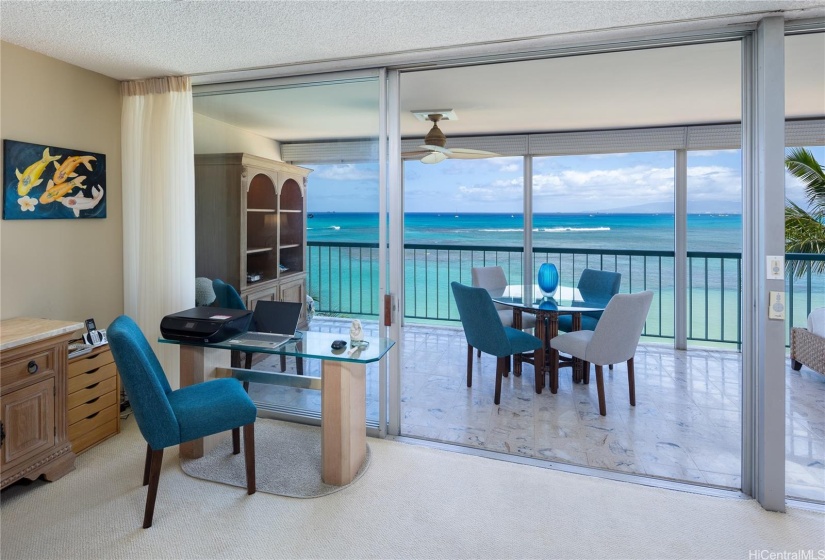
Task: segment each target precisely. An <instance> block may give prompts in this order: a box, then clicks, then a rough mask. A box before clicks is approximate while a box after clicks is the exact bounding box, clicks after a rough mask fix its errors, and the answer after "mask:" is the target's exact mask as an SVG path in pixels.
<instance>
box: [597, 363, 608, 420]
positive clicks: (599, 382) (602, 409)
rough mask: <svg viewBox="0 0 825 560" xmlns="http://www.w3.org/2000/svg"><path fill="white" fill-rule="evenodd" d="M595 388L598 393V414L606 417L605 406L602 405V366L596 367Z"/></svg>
mask: <svg viewBox="0 0 825 560" xmlns="http://www.w3.org/2000/svg"><path fill="white" fill-rule="evenodd" d="M596 388H597V389H598V391H599V414H601V415H602V416H607V406H606V405H605V404H604V374H603V373H602V366H599V365H597V366H596Z"/></svg>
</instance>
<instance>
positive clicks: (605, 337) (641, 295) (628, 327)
mask: <svg viewBox="0 0 825 560" xmlns="http://www.w3.org/2000/svg"><path fill="white" fill-rule="evenodd" d="M652 301H653V292H651V291H650V290H648V291H646V292H638V293H635V294H617V295H615V296H613V298H611V300H610V303H608V304H607V307H606V308H605V310H604V313H602V316H601V318H600V319H599V323H598V324H597V325H596V329H595V330H592V331H590V330H581V331H573V332H569V333H565V334H560V335H559V336H557V337H555V338H553V339H551V340H550V348H552V349H554V350H557V351H558V352H564V353H565V354H570V355H571V356H572V357H573V358H578V359H580V360H582V361H583V362H584V378H585V383H587V380H588V378H589V375H590V372H589V370H590V364H591V363H592V364H593V365H595V366H596V387H597V389H598V392H599V414H601V415H602V416H605V415H607V407H606V405H605V399H604V375H603V373H602V367H603V366H605V365H610V364H617V363H620V362H625V361H626V362H627V384H628V390H629V392H630V405H631V406H636V382H635V379H634V370H633V356H634V355H635V354H636V347H637V346H638V345H639V338H640V337H641V336H642V330H643V329H644V326H645V320H646V319H647V312H648V311H649V310H650V303H651V302H652ZM551 362H552V363H551V369H550V392H551V393H556V392H557V391H558V388H559V359H558V355H557V356H556V358H555V359H551Z"/></svg>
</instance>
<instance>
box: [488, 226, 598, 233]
mask: <svg viewBox="0 0 825 560" xmlns="http://www.w3.org/2000/svg"><path fill="white" fill-rule="evenodd" d="M477 231H487V232H496V233H508V232H520V231H524V228H490V229H479V230H477ZM533 231H535V232H541V233H561V232H565V231H575V232H579V231H610V228H609V227H582V228H577V227H547V228H533Z"/></svg>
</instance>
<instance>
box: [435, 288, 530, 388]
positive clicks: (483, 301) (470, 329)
mask: <svg viewBox="0 0 825 560" xmlns="http://www.w3.org/2000/svg"><path fill="white" fill-rule="evenodd" d="M450 286H451V287H452V289H453V297H454V298H455V304H456V307H458V315H459V317H460V318H461V325H462V326H463V327H464V335H465V336H466V337H467V387H472V386H473V348H478V349H479V350H480V351H482V352H484V353H486V354H492V355H493V356H495V357H496V358H497V361H496V392H495V397H494V398H493V402H495V403H496V404H499V403H500V402H501V378H502V377H503V376H507V373H508V371H507V370H508V367H507V361H508V359H509V357H510V356H513V355H515V354H522V353H525V352H532V351H534V350H537V349H539V348H541V345H542V342H541V339H539V338H536V337H535V336H533V335H531V334H528V333H526V332H524V331H520V330H517V329H514V328H513V327H505V326H504V325H503V324H502V323H501V318H500V317H499V315H498V311H497V310H496V307H495V305H494V304H493V299H492V298H491V297H490V294H489V293H488V292H487V290H485V289H484V288H473V287H471V286H465V285H463V284H459V283H458V282H452V283H451V284H450ZM533 365H534V366H535V364H533ZM536 370H537V372H536V383H537V384H538V385H537V387H540V386H541V382H542V381H543V379H542V378H541V376H542V375H543V374H542V373H541V371H542V367H541V365H539V366H537V367H536Z"/></svg>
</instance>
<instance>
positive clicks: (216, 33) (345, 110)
mask: <svg viewBox="0 0 825 560" xmlns="http://www.w3.org/2000/svg"><path fill="white" fill-rule="evenodd" d="M774 11H780V12H783V13H784V16H785V18H786V19H798V18H811V17H819V18H821V17H823V14H825V2H823V1H820V0H817V1H792V0H747V1H724V0H719V1H712V0H706V1H699V0H697V1H684V0H659V1H651V0H644V1H643V0H626V1H599V0H591V1H582V0H570V1H521V0H509V1H446V0H445V1H438V2H434V1H424V0H397V1H387V2H377V1H367V0H361V1H347V0H335V1H297V0H296V1H259V2H250V1H242V2H237V1H234V2H233V1H213V0H200V1H192V0H184V1H176V2H127V1H121V2H110V1H88V2H66V1H57V2H54V1H51V2H30V1H17V0H3V1H2V2H0V38H2V40H4V41H7V42H10V43H13V44H16V45H20V46H22V47H25V48H28V49H31V50H34V51H37V52H41V53H43V54H46V55H48V56H51V57H53V58H57V59H60V60H64V61H67V62H70V63H72V64H75V65H77V66H80V67H83V68H87V69H89V70H93V71H95V72H99V73H101V74H104V75H107V76H111V77H113V78H116V79H119V80H127V79H139V78H147V77H155V76H164V75H193V76H196V75H202V74H211V73H219V72H226V71H232V70H239V69H254V68H261V67H267V68H269V67H280V70H281V74H283V73H285V71H286V72H289V69H290V68H292V65H297V64H302V63H303V64H304V66H305V64H306V63H319V64H324V63H326V64H327V66H329V65H330V64H332V65H333V66H335V63H334V61H340V65H341V66H342V67H343V66H344V65H345V64H349V65H350V66H351V65H352V61H351V60H350V59H352V58H355V57H381V56H391V55H397V54H399V53H407V54H411V53H412V54H415V53H418V56H419V57H425V58H424V59H426V57H427V56H429V53H432V54H433V56H436V54H437V52H438V49H443V48H448V47H454V46H458V45H472V44H480V43H490V42H508V41H513V40H520V39H528V40H529V39H530V38H536V37H541V38H547V37H551V38H553V37H561V38H565V37H568V36H573V37H577V38H578V37H583V36H585V34H586V33H587V32H590V31H594V30H612V31H613V32H614V33H619V34H622V33H625V32H627V33H628V34H631V32H635V33H637V34H638V32H639V30H640V29H642V30H649V31H650V33H654V32H656V31H657V30H659V29H661V28H660V27H659V24H663V23H678V24H685V25H687V24H693V23H696V22H697V21H700V22H701V21H707V20H711V21H714V22H716V23H718V24H719V25H720V26H721V25H724V24H726V23H730V22H731V21H736V22H742V21H755V20H757V19H758V18H759V17H760V14H766V13H768V12H774ZM814 37H818V38H819V39H815V41H819V42H818V43H817V42H814V43H811V44H810V45H808V46H803V49H804V50H803V51H802V53H803V54H804V56H803V57H802V58H801V60H802V61H803V62H804V61H807V63H805V64H804V66H805V68H802V69H800V71H799V76H800V77H801V78H802V79H800V80H799V83H794V86H793V87H792V88H791V87H789V91H790V92H791V93H792V95H791V96H790V97H793V96H797V97H798V99H794V100H793V102H791V99H790V98H789V108H790V110H791V113H790V115H791V116H813V115H815V116H822V115H823V114H825V108H823V106H822V105H823V103H825V101H823V99H825V93H823V92H825V87H824V86H823V80H822V78H821V75H822V73H823V69H824V68H825V43H822V40H821V39H822V35H817V36H814ZM506 44H512V43H506ZM680 49H683V50H680ZM811 49H812V50H811ZM788 50H789V51H790V50H791V47H790V46H789V49H788ZM738 56H739V55H738V51H737V50H736V46H735V44H734V43H728V44H716V45H702V46H693V47H678V48H669V49H656V50H648V51H636V52H628V53H613V54H603V55H594V56H588V57H575V58H562V59H554V60H543V61H531V62H520V63H510V64H506V65H504V64H502V65H494V66H491V65H488V66H476V67H467V68H460V69H459V68H456V69H448V70H438V71H428V72H416V73H408V74H404V75H403V79H402V91H403V93H402V101H401V102H402V113H403V114H402V134H403V135H405V136H410V135H418V134H419V133H420V135H421V137H422V138H423V136H424V134H425V133H426V131H427V128H428V127H427V126H426V123H421V122H418V121H416V120H415V119H414V117H412V115H411V114H409V113H407V111H408V110H412V109H430V108H452V109H455V110H456V112H457V113H458V116H459V120H458V121H456V122H447V123H444V125H443V127H442V128H443V129H444V131H445V133H446V134H447V135H448V137H449V136H450V135H451V134H453V135H455V134H483V133H506V132H524V131H536V130H570V129H587V128H608V127H625V126H653V125H659V124H674V119H675V122H678V123H682V122H707V121H717V120H721V121H727V120H738V118H739V107H738V100H739V95H738V88H739V77H738V67H739V63H738V62H739V59H738ZM811 57H812V58H811ZM365 60H366V59H365ZM799 60H800V58H798V57H794V58H793V59H790V60H789V79H790V76H791V75H792V74H793V72H792V71H791V67H792V66H793V65H794V64H797V63H796V62H794V61H797V62H798V61H799ZM325 61H326V62H325ZM365 65H366V64H365ZM798 65H799V64H797V66H798ZM811 69H813V70H814V77H813V79H812V78H811V76H810V72H811ZM806 71H807V73H808V75H807V76H806V75H805V73H806ZM794 72H795V71H794ZM207 80H208V78H207ZM201 81H203V79H201ZM699 92H701V93H699ZM233 97H234V96H222V97H210V98H199V99H196V111H198V112H201V113H204V114H208V115H211V116H213V117H214V118H218V119H220V120H224V121H226V122H229V123H231V124H235V125H238V126H241V127H243V128H248V129H252V130H256V131H257V132H259V133H260V134H262V135H264V136H268V137H272V138H275V139H278V140H286V141H289V140H293V141H294V140H309V139H314V138H329V137H330V134H332V135H334V136H335V137H338V138H348V137H363V136H370V135H374V134H375V130H376V129H377V121H376V107H377V101H376V98H377V85H376V84H375V82H367V83H363V82H362V83H354V84H347V85H341V84H339V85H335V86H328V87H319V88H302V89H288V90H278V91H273V92H261V93H259V94H244V97H243V98H235V99H233Z"/></svg>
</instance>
